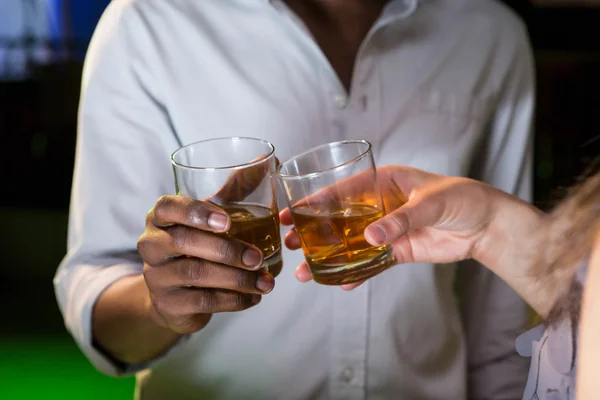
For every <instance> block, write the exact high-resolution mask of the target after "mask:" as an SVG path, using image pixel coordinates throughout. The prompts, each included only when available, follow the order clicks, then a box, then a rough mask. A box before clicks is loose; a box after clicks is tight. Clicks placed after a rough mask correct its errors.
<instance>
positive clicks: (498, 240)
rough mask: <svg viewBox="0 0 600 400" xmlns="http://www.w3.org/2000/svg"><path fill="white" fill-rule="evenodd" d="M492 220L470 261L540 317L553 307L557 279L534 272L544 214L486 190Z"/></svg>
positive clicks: (508, 197)
mask: <svg viewBox="0 0 600 400" xmlns="http://www.w3.org/2000/svg"><path fill="white" fill-rule="evenodd" d="M490 190H491V191H493V192H492V193H491V196H490V199H491V201H492V204H493V210H494V211H493V213H494V218H493V220H492V222H491V223H490V225H489V226H488V228H487V229H486V232H485V234H484V236H483V237H482V239H481V240H480V242H479V243H478V245H477V246H476V249H475V250H474V258H475V259H476V260H477V261H479V262H480V263H482V264H484V265H485V266H486V267H487V268H489V269H490V270H491V271H492V272H494V273H495V274H496V275H498V276H499V277H500V278H501V279H502V280H504V281H505V282H506V283H507V284H508V285H509V286H510V287H512V288H513V290H515V291H516V292H517V293H518V294H519V296H521V298H523V300H525V301H526V302H527V303H528V304H529V305H530V306H531V307H532V308H533V309H534V310H535V311H536V312H537V313H538V314H539V315H540V316H542V317H546V316H547V315H548V313H549V311H550V309H551V308H552V306H553V304H554V299H555V295H556V285H555V282H557V280H559V279H560V277H548V278H547V279H539V277H538V276H536V274H535V272H534V266H535V263H536V260H537V255H538V252H540V251H543V243H541V242H540V239H541V237H542V236H543V235H541V232H543V229H545V218H544V216H545V214H544V213H543V212H542V211H540V210H539V209H537V208H536V207H534V206H532V205H530V204H528V203H526V202H524V201H521V200H519V199H516V198H515V197H513V196H510V195H508V194H506V193H504V192H501V191H499V190H496V189H493V188H490Z"/></svg>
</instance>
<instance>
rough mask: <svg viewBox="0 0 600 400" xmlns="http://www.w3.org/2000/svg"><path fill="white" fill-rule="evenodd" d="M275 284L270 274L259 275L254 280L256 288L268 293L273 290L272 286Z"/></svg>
mask: <svg viewBox="0 0 600 400" xmlns="http://www.w3.org/2000/svg"><path fill="white" fill-rule="evenodd" d="M274 285H275V280H274V279H273V277H272V276H271V275H266V274H263V275H260V276H259V277H258V279H257V280H256V288H257V289H258V290H260V291H261V292H263V293H269V292H270V291H271V290H273V286H274Z"/></svg>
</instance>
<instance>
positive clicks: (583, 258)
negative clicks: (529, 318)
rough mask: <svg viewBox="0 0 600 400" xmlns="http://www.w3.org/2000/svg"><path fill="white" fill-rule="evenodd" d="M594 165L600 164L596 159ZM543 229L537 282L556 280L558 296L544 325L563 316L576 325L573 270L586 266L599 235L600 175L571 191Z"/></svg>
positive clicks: (578, 286) (577, 289) (577, 290)
mask: <svg viewBox="0 0 600 400" xmlns="http://www.w3.org/2000/svg"><path fill="white" fill-rule="evenodd" d="M594 164H595V165H597V164H600V158H598V159H597V160H595V163H594ZM594 169H595V167H594ZM545 228H546V229H545V232H544V235H545V237H544V239H545V240H542V241H541V247H540V249H539V261H538V264H537V266H538V267H537V271H536V272H537V273H538V274H539V275H538V276H539V277H540V279H544V278H548V277H553V278H554V279H552V281H556V280H558V281H559V283H558V287H557V291H558V297H557V300H556V303H555V305H554V307H553V309H552V311H551V312H550V315H549V317H548V319H547V320H546V322H547V323H548V324H552V323H554V322H557V321H559V320H561V319H563V318H566V317H567V316H570V317H571V318H572V319H573V321H574V322H578V320H579V313H580V309H581V297H582V293H583V288H582V282H581V281H580V279H578V278H577V271H578V270H580V269H582V268H584V267H585V265H586V264H587V262H588V259H589V257H590V255H591V251H592V247H593V245H594V243H595V242H596V239H597V238H598V235H599V234H600V172H597V173H596V174H595V175H593V176H592V177H591V178H588V179H585V180H584V181H583V182H582V183H581V184H579V185H577V186H576V187H574V188H573V189H572V190H571V194H570V195H569V196H568V197H567V198H566V199H565V200H564V201H563V202H562V203H561V204H559V205H558V207H556V209H555V210H554V211H553V212H552V213H551V214H550V215H549V216H548V225H547V226H546V227H545ZM557 278H558V279H557Z"/></svg>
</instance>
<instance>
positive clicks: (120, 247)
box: [54, 1, 177, 375]
mask: <svg viewBox="0 0 600 400" xmlns="http://www.w3.org/2000/svg"><path fill="white" fill-rule="evenodd" d="M133 4H135V3H133V2H128V1H118V2H112V3H111V5H110V6H109V7H108V9H107V10H106V12H105V14H104V15H103V17H102V19H101V21H100V23H99V25H98V28H97V30H96V32H95V34H94V37H93V39H92V42H91V44H90V49H89V51H88V56H87V59H86V64H85V67H84V74H83V82H82V92H81V100H80V110H79V126H78V134H77V150H76V158H75V171H74V177H73V189H72V197H71V208H70V215H69V237H68V251H67V255H66V257H65V258H64V260H63V262H62V264H61V265H60V267H59V268H58V271H57V273H56V276H55V278H54V286H55V291H56V296H57V300H58V303H59V306H60V310H61V312H62V314H63V317H64V320H65V324H66V327H67V329H68V330H69V332H70V333H71V334H72V335H73V337H74V339H75V341H76V342H77V344H78V345H79V347H80V348H81V350H82V351H83V352H84V353H85V354H86V356H87V357H88V358H89V360H90V361H91V362H92V363H93V364H94V365H95V366H96V367H97V368H98V369H99V370H100V371H102V372H104V373H106V374H112V375H120V374H126V373H132V372H135V371H136V370H138V369H141V368H144V367H146V365H143V366H122V365H121V366H119V365H116V364H115V363H114V362H112V361H111V360H110V359H108V358H107V357H105V356H104V355H103V354H102V353H101V352H99V351H98V350H97V349H96V348H95V347H94V346H93V334H92V327H91V326H92V325H91V320H92V310H93V307H94V304H95V302H96V301H97V299H98V297H99V296H100V294H101V293H102V292H103V291H104V290H105V289H106V288H107V287H108V286H110V285H111V284H112V283H113V282H115V281H117V280H119V279H121V278H123V277H125V276H130V275H136V274H140V273H141V271H142V262H141V260H140V258H139V256H138V254H137V251H136V244H137V239H138V237H139V236H140V235H141V234H142V232H143V230H144V225H145V217H146V214H147V212H148V210H150V208H151V207H152V206H153V204H154V202H155V201H156V200H157V199H158V198H159V197H160V196H161V195H163V194H168V193H173V186H174V185H173V183H172V179H173V178H172V176H171V166H170V162H169V155H170V152H171V151H173V150H175V149H176V148H177V140H176V138H175V135H174V132H173V130H172V128H171V126H170V124H169V118H168V115H167V114H166V113H165V111H164V107H162V106H161V102H160V100H159V99H160V91H159V90H158V89H157V88H156V87H153V86H152V84H150V83H152V82H153V81H154V80H152V79H151V75H150V73H149V71H148V70H146V69H145V68H147V66H148V65H151V63H150V62H148V61H147V60H144V54H142V53H141V51H142V50H143V49H144V48H148V47H149V46H148V45H147V43H145V41H146V40H149V39H147V36H144V34H143V32H144V28H143V26H142V25H143V24H141V23H138V22H137V20H136V19H135V10H134V9H133ZM133 34H135V36H134V35H133ZM134 44H135V45H134Z"/></svg>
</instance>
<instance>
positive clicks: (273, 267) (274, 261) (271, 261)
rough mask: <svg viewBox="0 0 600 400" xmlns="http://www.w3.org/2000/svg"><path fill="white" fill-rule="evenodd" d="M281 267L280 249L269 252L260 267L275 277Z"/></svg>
mask: <svg viewBox="0 0 600 400" xmlns="http://www.w3.org/2000/svg"><path fill="white" fill-rule="evenodd" d="M282 268H283V259H282V258H281V249H279V250H277V251H276V252H274V253H273V254H271V255H270V256H269V257H267V258H266V259H265V260H264V262H263V266H262V269H264V270H265V271H267V272H268V273H269V274H271V275H273V277H276V276H277V275H279V273H280V272H281V270H282Z"/></svg>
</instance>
